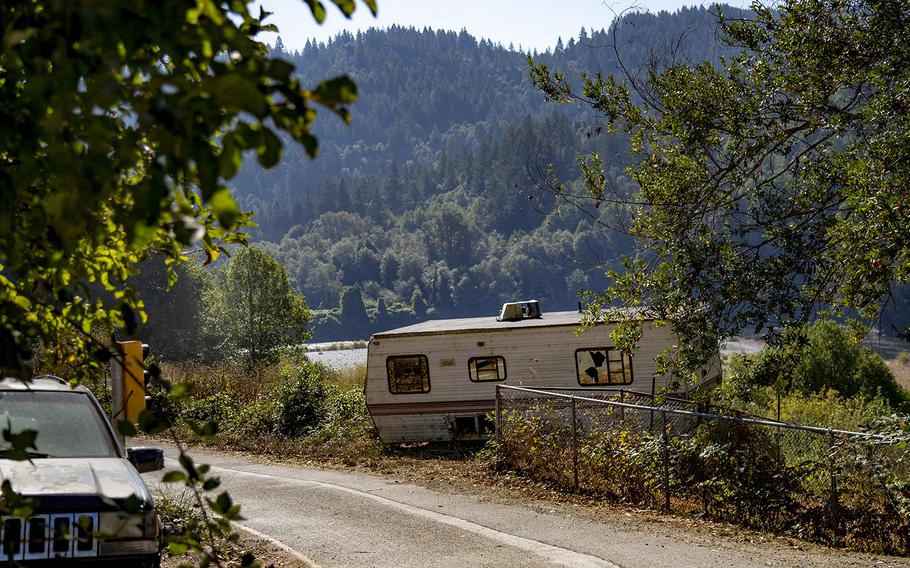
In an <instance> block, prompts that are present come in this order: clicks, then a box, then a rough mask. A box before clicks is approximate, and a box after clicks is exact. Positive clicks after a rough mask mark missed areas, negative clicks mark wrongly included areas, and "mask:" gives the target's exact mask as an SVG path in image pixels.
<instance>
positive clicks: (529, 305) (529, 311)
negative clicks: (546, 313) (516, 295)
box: [496, 300, 540, 321]
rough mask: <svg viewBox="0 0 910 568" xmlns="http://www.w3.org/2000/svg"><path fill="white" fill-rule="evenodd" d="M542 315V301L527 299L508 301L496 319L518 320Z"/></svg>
mask: <svg viewBox="0 0 910 568" xmlns="http://www.w3.org/2000/svg"><path fill="white" fill-rule="evenodd" d="M539 317H540V302H538V301H537V300H525V301H523V302H508V303H506V304H503V305H502V311H501V312H499V317H498V318H496V321H518V320H523V319H532V318H539Z"/></svg>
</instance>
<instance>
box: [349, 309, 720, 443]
mask: <svg viewBox="0 0 910 568" xmlns="http://www.w3.org/2000/svg"><path fill="white" fill-rule="evenodd" d="M580 324H581V314H580V313H579V312H552V313H545V314H541V313H540V311H539V308H538V305H537V302H536V301H529V302H516V303H511V304H505V305H504V306H503V310H502V314H501V315H500V317H498V318H496V317H478V318H464V319H449V320H430V321H426V322H423V323H418V324H415V325H410V326H407V327H402V328H398V329H393V330H391V331H385V332H382V333H377V334H375V335H373V337H372V338H371V339H370V343H369V346H368V356H367V379H366V388H365V391H366V401H367V410H368V411H369V413H370V416H371V417H372V419H373V423H374V424H375V425H376V429H377V430H378V432H379V436H380V438H382V441H383V442H386V443H396V442H409V441H443V440H454V439H470V438H478V437H481V436H482V435H483V433H484V425H485V423H486V414H487V413H489V412H491V411H492V410H493V409H494V407H495V390H496V385H497V384H507V385H523V386H536V387H572V388H577V389H584V388H592V387H593V388H601V389H602V388H603V387H616V388H624V389H629V390H634V391H638V392H646V393H653V392H655V390H657V389H660V388H662V387H664V386H666V385H668V384H669V383H670V382H671V381H670V378H669V377H667V376H662V375H658V374H657V367H656V364H655V361H654V359H655V357H656V356H657V355H658V354H660V353H661V352H662V351H663V350H664V349H665V348H666V347H668V346H670V345H673V344H674V343H675V341H676V336H675V334H674V333H673V331H672V329H671V328H670V326H662V327H657V326H655V325H654V324H653V322H652V321H649V320H644V321H643V322H642V325H643V330H642V331H643V333H642V339H641V341H640V342H639V344H638V349H637V350H636V351H635V353H634V355H630V354H628V353H623V352H621V351H620V350H619V349H617V348H615V347H614V346H613V342H612V340H611V338H610V332H611V331H612V330H613V327H614V326H613V325H611V324H609V323H606V324H602V325H598V326H595V327H592V328H590V329H588V330H586V331H584V332H582V333H580V334H579V333H577V331H578V329H579V327H580ZM702 376H703V377H704V380H703V381H702V382H701V383H700V385H699V386H707V385H711V384H714V383H716V382H718V381H719V380H720V354H719V353H718V357H717V360H716V361H715V363H714V364H712V365H710V367H709V368H705V369H703V370H702Z"/></svg>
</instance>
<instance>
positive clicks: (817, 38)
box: [532, 0, 910, 376]
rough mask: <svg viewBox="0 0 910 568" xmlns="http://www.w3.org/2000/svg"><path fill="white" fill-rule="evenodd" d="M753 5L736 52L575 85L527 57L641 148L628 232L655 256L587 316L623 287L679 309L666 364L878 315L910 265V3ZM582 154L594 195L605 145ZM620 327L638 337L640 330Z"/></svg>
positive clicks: (630, 299) (725, 26)
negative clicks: (733, 339) (815, 325)
mask: <svg viewBox="0 0 910 568" xmlns="http://www.w3.org/2000/svg"><path fill="white" fill-rule="evenodd" d="M752 9H753V11H754V17H740V16H738V15H737V16H736V17H728V18H727V17H724V15H723V13H722V12H721V13H719V22H720V26H721V29H722V31H723V37H724V39H725V41H726V42H727V43H728V44H729V46H730V47H731V49H732V50H733V53H732V55H730V56H728V57H726V58H724V59H723V61H722V63H721V64H720V65H712V64H711V63H709V62H704V63H698V64H694V65H690V64H687V63H686V64H681V63H677V62H675V61H670V63H669V64H668V65H665V66H656V67H653V68H651V69H649V70H647V72H646V73H643V74H641V75H633V74H630V75H628V76H626V78H625V80H621V79H617V78H616V77H615V76H607V75H601V74H590V75H583V76H582V82H583V86H582V88H581V89H580V91H578V90H576V89H575V88H573V86H572V85H571V84H570V83H569V81H568V80H567V79H566V77H565V76H564V75H562V74H561V73H558V72H553V71H552V70H551V69H550V67H549V66H548V65H546V64H545V63H536V64H532V77H533V79H534V82H535V84H536V85H537V86H538V87H539V88H540V89H541V90H542V92H543V93H544V94H545V95H546V96H547V97H548V98H549V99H551V100H554V101H559V102H571V101H581V102H582V103H584V104H586V105H588V106H590V107H591V108H592V109H593V110H595V111H597V112H598V113H599V114H600V117H601V119H602V120H605V121H606V122H607V124H608V125H609V127H610V128H614V129H617V130H621V131H622V132H623V133H625V134H626V135H627V136H628V138H629V141H630V143H631V144H632V147H633V150H634V151H636V152H638V153H639V154H640V155H641V158H642V159H641V160H640V162H638V163H637V164H636V165H634V166H633V167H631V168H630V169H629V174H630V175H631V176H632V178H633V179H634V181H635V183H636V184H637V186H638V188H639V190H640V191H639V196H638V198H637V200H636V201H638V202H640V203H641V205H640V206H638V207H636V209H637V214H636V216H635V219H634V220H633V222H632V223H631V227H630V229H631V231H632V233H633V234H634V235H635V236H636V237H637V238H638V239H639V240H640V242H641V243H642V244H643V245H644V246H646V247H649V248H651V249H652V250H653V251H654V254H653V256H650V257H647V258H641V259H637V260H630V261H628V263H627V265H626V266H625V270H624V271H622V272H621V273H617V274H616V275H615V283H614V284H613V285H612V286H611V287H610V288H609V289H608V290H607V291H606V292H605V293H604V294H601V295H598V296H596V297H594V298H592V299H593V309H592V318H593V319H598V318H600V317H602V316H603V312H604V311H608V310H609V309H610V307H611V306H613V305H614V303H616V302H619V303H627V304H629V303H631V304H643V305H645V306H646V307H647V309H648V311H649V312H650V313H651V314H653V315H654V316H655V317H658V318H662V319H666V320H669V321H672V322H673V325H674V328H675V329H676V331H677V332H678V333H680V334H681V337H682V339H683V340H684V341H683V342H681V348H680V350H679V352H678V353H674V354H673V355H674V357H673V358H671V359H668V360H667V361H666V362H665V363H666V365H667V367H668V368H674V369H675V370H676V371H677V374H679V375H681V376H686V375H687V371H689V370H691V369H692V368H694V366H696V365H697V364H698V363H699V362H703V361H706V360H708V358H710V356H711V353H712V352H713V350H715V349H716V345H717V341H718V339H721V338H723V337H727V336H729V335H734V334H737V333H739V332H740V331H741V330H742V329H743V328H745V327H752V328H754V329H755V330H756V331H761V330H762V329H763V328H766V327H768V326H770V327H772V328H773V330H772V332H771V333H770V335H771V337H772V338H773V337H774V336H776V333H777V332H779V330H780V329H781V328H789V327H799V326H801V325H802V324H804V323H806V322H807V320H808V319H809V318H810V317H812V316H813V315H814V314H815V313H816V312H817V311H819V310H822V311H830V312H831V313H834V314H840V315H845V316H853V315H858V316H859V317H860V318H862V319H864V320H865V321H867V322H868V321H869V320H871V319H874V318H875V317H876V316H877V314H878V313H879V311H880V310H881V309H882V307H883V306H884V305H885V304H886V303H887V302H888V301H889V299H890V293H891V291H892V289H893V288H894V287H895V286H896V285H897V284H899V283H902V282H904V283H906V282H907V281H908V280H910V233H908V231H910V193H908V191H907V187H908V184H910V169H908V164H910V155H908V152H910V147H908V145H907V143H906V132H907V128H908V126H910V112H908V110H907V105H906V104H905V100H906V97H907V92H908V91H907V89H908V87H907V85H908V84H910V82H908V73H910V71H908V70H910V51H908V48H907V46H908V45H910V16H908V12H907V10H906V9H905V7H904V6H903V5H901V4H900V3H894V2H881V1H879V0H848V1H839V0H788V1H785V2H782V3H777V4H774V5H773V6H765V5H763V4H761V3H759V2H756V3H754V4H753V6H752ZM620 25H621V24H620ZM532 63H533V62H532ZM586 163H587V164H589V166H590V167H589V169H588V170H586V171H585V172H584V173H585V177H586V179H587V181H588V189H589V191H588V196H589V197H594V198H609V197H610V196H612V195H613V193H612V187H611V186H610V185H609V183H608V182H609V179H608V178H604V177H603V176H602V175H601V168H600V167H599V165H598V164H599V157H598V156H591V157H590V158H589V159H588V160H587V161H586ZM559 187H560V186H559V185H558V184H557V189H558V188H559ZM618 198H619V199H623V196H621V195H620V196H618ZM580 206H582V207H584V204H583V203H581V204H580ZM856 327H857V328H858V331H859V332H860V333H858V335H859V336H862V333H861V332H862V328H863V326H862V325H860V324H859V322H856ZM619 336H623V333H619V334H618V337H617V338H618V339H625V340H626V341H625V343H626V344H627V345H628V346H629V347H630V348H631V346H632V345H631V344H632V343H634V341H629V340H628V339H629V338H630V337H633V334H625V336H624V337H619Z"/></svg>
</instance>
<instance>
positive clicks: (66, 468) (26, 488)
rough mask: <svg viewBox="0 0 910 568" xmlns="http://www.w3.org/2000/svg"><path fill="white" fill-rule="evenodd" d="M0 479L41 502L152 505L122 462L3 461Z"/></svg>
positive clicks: (127, 464) (133, 472)
mask: <svg viewBox="0 0 910 568" xmlns="http://www.w3.org/2000/svg"><path fill="white" fill-rule="evenodd" d="M0 479H2V480H3V481H7V480H8V481H9V482H10V484H11V485H12V486H13V490H14V491H16V492H18V493H21V494H22V495H25V496H34V497H37V498H39V499H40V500H42V501H44V499H43V498H44V497H49V498H51V500H56V499H54V498H55V497H70V496H73V497H97V498H100V499H102V500H104V501H108V500H117V501H122V500H123V499H126V498H127V497H129V496H130V495H135V496H136V497H138V498H139V500H140V501H142V502H144V503H145V504H146V505H147V506H151V503H152V499H151V496H150V495H149V492H148V489H147V488H146V486H145V483H144V482H143V481H142V478H141V477H139V474H138V472H136V469H135V468H134V467H133V465H132V464H131V463H130V462H129V461H128V460H126V459H123V458H36V459H33V460H32V461H31V462H29V461H12V460H0ZM42 508H43V507H42Z"/></svg>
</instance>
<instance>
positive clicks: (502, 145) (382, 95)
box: [236, 8, 723, 340]
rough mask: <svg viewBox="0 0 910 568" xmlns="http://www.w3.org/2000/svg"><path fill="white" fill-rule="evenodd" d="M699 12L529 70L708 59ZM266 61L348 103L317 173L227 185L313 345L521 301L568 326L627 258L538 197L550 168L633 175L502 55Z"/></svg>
mask: <svg viewBox="0 0 910 568" xmlns="http://www.w3.org/2000/svg"><path fill="white" fill-rule="evenodd" d="M715 30H716V26H715V20H714V16H713V15H712V14H711V13H710V12H709V11H708V10H706V9H704V8H691V9H683V10H681V11H679V12H677V13H674V14H669V13H666V12H661V13H659V14H656V15H649V14H633V15H630V16H627V17H626V19H625V20H624V23H623V24H622V25H621V26H620V31H619V36H618V38H616V41H614V37H613V34H612V32H606V31H603V30H598V31H595V30H590V29H589V30H581V31H580V33H579V35H578V37H576V38H565V39H561V40H560V41H559V43H558V44H557V45H556V48H555V49H554V50H553V51H552V52H548V53H544V54H535V58H536V59H537V60H538V61H546V62H549V63H550V64H551V65H552V67H553V68H554V69H558V70H565V71H567V73H568V74H569V75H570V76H575V75H577V74H578V73H580V72H581V71H588V72H597V71H600V72H602V73H604V74H610V73H613V74H618V73H620V67H619V63H618V59H617V56H616V50H614V46H616V47H617V49H618V51H619V54H620V56H621V59H622V63H623V64H624V65H625V67H626V69H628V70H630V71H631V72H633V73H634V72H636V70H637V69H639V68H641V67H642V66H643V65H645V64H646V63H653V62H655V61H659V60H664V61H670V60H672V59H674V58H675V59H677V60H678V59H684V60H688V61H700V60H704V59H709V60H714V59H716V58H717V57H719V56H720V54H721V53H722V49H723V48H722V46H719V45H718V44H717V41H716V34H715ZM275 49H276V51H281V52H282V53H283V56H284V57H285V58H286V59H288V60H289V61H291V62H293V63H294V64H295V66H296V67H297V69H298V71H299V72H300V74H301V75H302V77H303V79H304V82H305V83H309V82H311V79H314V78H316V77H324V76H329V75H332V74H338V73H348V74H350V75H351V76H352V77H353V78H354V79H355V81H356V82H357V85H358V89H359V91H360V93H361V99H360V100H359V101H358V102H357V103H356V104H355V105H354V106H353V107H352V109H351V110H352V114H353V123H352V124H351V125H350V126H345V125H344V124H342V123H341V121H339V120H337V119H335V118H334V117H332V116H327V115H326V116H320V118H319V119H318V121H317V124H316V128H315V130H316V132H317V134H318V136H319V139H320V144H321V146H320V157H319V159H318V160H315V161H310V160H308V159H306V158H305V156H304V154H303V151H302V150H301V149H299V148H297V147H295V146H293V145H286V149H285V152H286V158H285V159H284V160H283V161H282V163H281V165H280V166H279V167H276V168H274V169H272V170H267V171H266V170H262V169H260V168H258V167H256V166H255V164H253V163H248V164H246V165H245V167H244V169H243V170H242V171H241V174H240V175H239V176H238V177H237V179H236V186H237V188H236V189H237V195H238V196H239V197H240V199H241V201H242V204H243V205H245V206H246V207H248V208H250V209H253V210H255V212H256V220H257V222H258V224H259V229H258V230H257V231H255V232H254V236H255V238H256V239H257V240H258V241H259V244H260V245H261V246H263V247H264V248H266V249H267V250H268V251H269V252H271V253H272V254H273V255H275V256H276V258H278V259H279V261H281V262H282V263H283V264H284V265H285V266H286V267H287V269H288V272H289V274H290V276H291V278H292V279H293V281H294V283H295V284H296V286H297V287H298V288H299V289H300V290H301V291H302V292H303V293H304V294H305V296H306V298H307V301H308V302H309V304H310V306H311V307H312V308H314V310H315V314H316V319H315V338H316V339H317V340H330V339H332V340H333V339H343V338H356V337H366V336H368V335H369V334H370V333H371V332H372V331H375V330H377V329H384V328H389V327H393V326H396V325H400V324H406V323H410V322H412V321H416V320H419V319H422V318H426V317H428V315H429V316H437V317H439V316H442V317H447V316H448V317H451V316H467V315H489V314H493V313H495V312H496V311H497V310H498V307H499V306H500V305H501V303H502V302H504V301H508V300H515V299H524V298H536V299H539V300H540V301H541V302H542V305H543V307H544V309H545V310H554V309H571V308H573V307H574V306H575V304H576V301H577V293H578V291H579V290H580V289H585V288H591V289H599V288H602V287H603V286H604V285H605V284H606V283H607V281H606V277H605V275H604V272H605V269H606V268H608V267H610V266H611V265H613V263H615V259H616V258H617V257H619V256H620V255H622V254H628V253H631V252H634V251H633V250H632V243H631V242H630V241H629V239H628V238H627V237H626V236H624V235H623V234H622V232H617V231H607V230H604V227H603V226H602V225H604V224H606V225H609V226H611V227H615V226H617V224H619V225H621V222H619V223H617V218H621V217H622V216H623V211H622V209H621V208H620V207H619V206H616V205H611V204H609V203H602V204H597V205H598V207H597V208H596V209H593V211H594V212H595V213H596V217H594V218H592V217H590V216H586V215H584V214H581V213H579V212H578V211H576V210H574V209H573V208H571V207H569V206H565V205H563V206H562V207H560V205H561V202H560V200H559V199H558V197H557V198H554V195H553V194H552V193H551V192H547V191H543V190H541V188H540V187H539V185H540V184H541V183H544V182H546V179H547V177H548V175H547V172H546V169H547V166H548V164H552V165H553V166H554V173H555V174H556V175H557V176H558V177H559V178H560V179H561V180H562V181H563V182H565V183H566V188H567V189H568V190H570V191H571V190H572V189H578V188H579V184H581V181H580V173H579V166H578V163H577V157H578V156H579V155H580V154H585V153H590V152H591V151H597V152H598V154H599V155H600V156H601V157H602V158H603V160H604V174H605V175H606V176H607V178H608V179H609V180H610V182H611V183H612V184H614V186H615V187H617V188H618V189H619V190H620V191H621V192H625V193H626V194H630V192H631V191H632V190H633V188H632V187H631V186H630V185H629V182H628V180H627V179H626V177H625V176H624V167H625V166H626V165H627V164H628V161H629V160H630V159H631V158H630V156H629V151H628V147H627V143H626V142H625V141H624V140H622V139H620V138H616V137H611V136H609V135H608V134H607V133H606V131H605V130H604V129H602V128H600V127H599V125H598V123H597V122H596V120H595V118H594V117H593V116H592V115H590V114H587V115H586V114H583V113H582V112H581V107H579V106H577V105H562V106H556V105H553V104H546V103H545V102H544V100H543V96H542V95H541V94H540V93H539V92H536V91H535V90H534V89H533V87H532V86H531V84H530V80H529V79H528V64H527V61H526V55H527V54H525V53H523V52H521V51H520V50H519V49H518V48H517V47H516V46H508V47H506V46H502V45H497V44H493V43H491V42H489V41H478V40H477V39H476V38H474V37H472V36H471V35H470V34H468V33H467V32H465V31H461V32H452V31H433V30H428V29H424V30H415V29H412V28H400V27H392V28H391V29H388V30H370V31H367V32H364V33H358V34H357V35H352V34H349V33H345V34H341V35H339V36H337V37H336V38H335V39H334V40H332V41H330V42H328V43H327V44H315V43H310V44H308V45H307V46H306V47H305V48H304V49H303V50H302V51H300V52H294V53H287V52H284V51H283V48H282V46H281V45H280V44H279V45H277V46H276V47H275Z"/></svg>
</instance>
